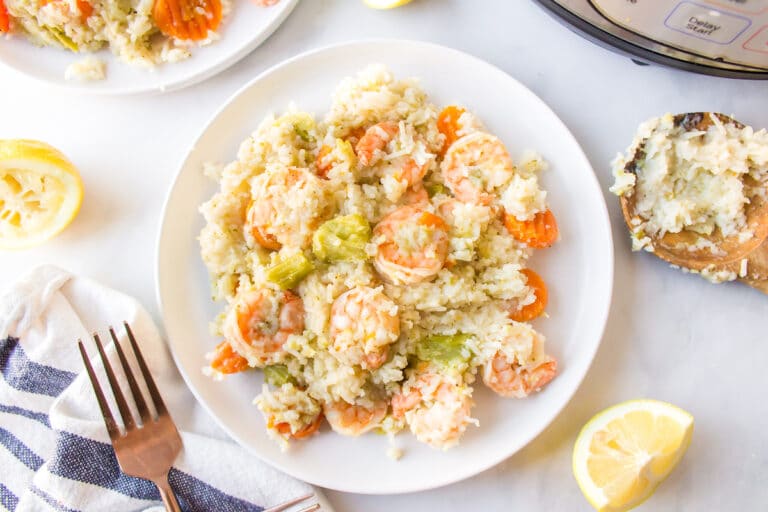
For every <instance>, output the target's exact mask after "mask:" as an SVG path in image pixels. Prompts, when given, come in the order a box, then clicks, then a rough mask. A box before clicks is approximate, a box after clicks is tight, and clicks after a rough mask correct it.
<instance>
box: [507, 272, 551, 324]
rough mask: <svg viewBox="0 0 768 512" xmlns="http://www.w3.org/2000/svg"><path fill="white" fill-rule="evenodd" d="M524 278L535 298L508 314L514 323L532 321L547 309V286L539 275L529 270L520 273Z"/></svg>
mask: <svg viewBox="0 0 768 512" xmlns="http://www.w3.org/2000/svg"><path fill="white" fill-rule="evenodd" d="M520 272H521V273H522V274H523V275H525V277H526V284H527V285H528V286H529V287H531V288H533V295H534V296H535V297H536V300H534V301H533V302H532V303H530V304H527V305H525V306H523V307H522V308H519V309H515V310H514V311H511V312H510V313H509V316H510V318H512V320H514V321H515V322H527V321H529V320H533V319H534V318H536V317H537V316H539V315H541V314H542V313H543V312H544V308H546V307H547V285H546V284H544V280H543V279H542V278H541V276H540V275H539V274H537V273H536V272H534V271H533V270H531V269H529V268H524V269H523V270H521V271H520Z"/></svg>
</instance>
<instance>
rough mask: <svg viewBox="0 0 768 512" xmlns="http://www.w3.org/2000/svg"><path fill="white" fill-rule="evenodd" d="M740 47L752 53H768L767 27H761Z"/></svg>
mask: <svg viewBox="0 0 768 512" xmlns="http://www.w3.org/2000/svg"><path fill="white" fill-rule="evenodd" d="M741 46H742V48H744V49H745V50H749V51H752V52H761V53H768V25H764V26H763V27H761V28H760V30H758V31H757V32H755V33H754V34H752V37H750V38H749V39H747V40H746V41H745V42H744V44H743V45H741Z"/></svg>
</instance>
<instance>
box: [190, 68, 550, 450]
mask: <svg viewBox="0 0 768 512" xmlns="http://www.w3.org/2000/svg"><path fill="white" fill-rule="evenodd" d="M544 167H545V162H544V161H543V159H542V158H541V157H539V156H537V155H536V154H534V153H532V152H528V153H522V154H521V155H520V157H519V159H518V158H517V157H516V159H515V161H513V159H512V157H511V156H510V153H509V152H508V150H507V148H506V147H505V145H504V143H503V142H502V141H501V140H500V139H499V138H497V137H496V136H494V135H493V134H492V133H490V132H489V131H488V130H486V129H485V128H484V126H483V124H482V122H481V120H480V119H478V118H477V117H476V116H475V115H473V113H472V112H470V111H469V110H467V109H465V108H462V107H459V106H456V105H450V106H447V107H445V108H443V109H439V108H437V107H436V106H435V105H433V104H431V103H430V102H429V100H428V98H427V95H426V93H425V92H424V90H422V88H421V86H420V84H419V83H418V81H416V80H414V79H405V80H398V79H395V78H394V77H393V75H392V74H391V73H390V72H389V71H388V70H387V69H386V68H384V67H382V66H370V67H368V68H366V69H364V70H362V71H361V72H360V73H359V74H357V76H355V77H353V78H346V79H344V80H343V81H342V82H341V83H340V84H339V86H338V88H337V90H336V91H335V93H334V96H333V100H332V104H331V107H330V110H329V111H328V112H327V113H326V114H325V116H324V117H323V118H322V119H316V118H315V117H314V116H313V115H311V114H309V113H306V112H302V111H299V110H296V109H294V108H291V109H289V111H288V112H287V113H284V114H283V115H280V116H279V117H275V116H268V117H267V118H266V119H264V120H263V121H262V122H261V124H260V125H259V126H258V128H257V130H256V131H255V132H254V133H253V134H252V135H251V136H250V137H249V138H248V139H246V140H245V141H244V142H243V143H242V145H241V146H240V149H239V152H238V155H237V159H236V160H235V161H233V162H231V163H229V164H228V165H226V166H217V165H213V164H210V165H207V166H206V172H207V173H209V174H211V175H212V176H213V177H215V178H216V180H217V181H218V184H219V190H218V192H217V193H216V194H215V195H214V196H213V197H212V198H211V199H210V200H209V201H207V202H206V203H204V204H203V205H202V206H201V212H202V214H203V216H204V217H205V220H206V226H205V227H204V228H203V230H202V232H201V234H200V238H199V240H200V245H201V251H202V258H203V260H204V262H205V264H206V266H207V268H208V270H209V273H210V276H211V281H212V295H213V299H214V300H216V301H222V302H223V303H224V308H223V311H222V312H221V314H220V315H219V316H218V317H217V318H216V320H215V322H213V324H212V325H213V329H214V331H215V335H216V336H218V337H220V338H223V341H221V342H220V343H219V344H218V345H217V346H216V347H215V349H213V350H212V352H211V353H210V354H208V363H207V366H206V372H207V373H208V374H210V375H211V376H212V377H215V378H223V377H225V376H226V375H227V374H232V373H235V372H241V371H252V370H253V369H260V370H261V371H263V376H264V384H263V387H262V390H261V393H260V394H259V395H258V396H257V397H256V398H255V404H256V406H257V407H258V408H259V410H260V411H261V412H262V413H263V416H264V419H265V424H266V428H267V430H268V432H269V434H270V436H272V437H273V438H274V439H276V440H277V441H278V442H280V443H281V444H282V445H283V446H284V447H285V446H287V445H288V442H289V441H290V440H296V439H304V438H309V437H310V436H312V435H313V434H314V433H315V432H317V431H318V429H319V428H320V426H321V424H322V423H323V419H324V420H325V422H327V423H328V425H330V428H331V429H332V430H333V431H335V432H337V433H339V434H343V435H347V436H359V435H361V434H364V433H366V432H370V431H375V432H379V433H385V434H388V435H394V434H396V433H398V432H400V431H402V430H406V429H407V430H410V432H411V433H412V434H413V435H414V436H415V437H416V438H417V439H418V440H419V441H421V442H424V443H427V444H428V445H430V446H432V447H436V448H441V449H445V448H449V447H451V446H453V445H455V444H457V443H458V441H459V439H460V438H461V436H462V434H464V432H465V431H466V430H467V429H468V428H470V426H472V425H477V423H478V422H477V421H476V419H474V418H473V414H472V407H473V400H472V393H473V385H475V383H476V382H477V381H482V383H483V384H484V385H485V386H487V387H489V388H490V389H491V390H493V391H494V392H496V393H497V394H499V395H501V396H503V397H510V398H524V397H526V396H528V395H530V394H532V393H534V392H536V391H539V390H540V389H542V388H543V387H544V386H545V385H546V384H547V383H549V382H550V381H551V380H552V379H553V378H554V377H555V375H556V373H557V361H556V359H555V358H554V357H552V356H551V355H550V354H549V353H548V352H547V350H546V349H545V344H544V336H543V335H542V334H541V333H539V332H537V331H536V330H534V328H533V327H532V326H531V325H530V324H529V323H528V321H530V320H532V319H533V318H535V317H537V316H539V315H541V314H543V312H544V309H545V306H546V301H547V288H546V286H545V284H544V281H543V279H542V278H541V277H540V276H539V275H538V274H537V273H535V272H534V271H533V270H531V269H529V268H526V262H527V260H528V258H529V257H530V256H531V254H532V252H533V251H534V250H537V249H544V248H547V247H549V246H550V245H552V244H553V243H554V242H555V241H556V240H557V238H558V229H557V225H556V221H555V218H554V215H553V214H552V212H551V211H550V210H549V209H548V207H547V194H546V192H545V191H544V190H542V189H541V188H540V186H539V182H538V174H539V172H540V171H541V170H542V169H543V168H544ZM225 384H226V381H225V382H224V383H223V384H222V385H225Z"/></svg>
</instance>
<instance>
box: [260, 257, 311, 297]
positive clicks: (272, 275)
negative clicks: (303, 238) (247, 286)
mask: <svg viewBox="0 0 768 512" xmlns="http://www.w3.org/2000/svg"><path fill="white" fill-rule="evenodd" d="M312 270H314V266H313V265H312V262H311V261H309V258H307V257H306V256H304V254H303V253H300V252H299V253H296V254H292V255H291V256H288V257H286V258H281V259H279V260H278V261H277V263H275V264H273V265H272V266H271V267H269V268H268V269H267V279H269V280H270V281H271V282H273V283H275V284H276V285H278V286H279V287H280V288H282V289H283V290H288V289H291V288H294V287H295V286H296V285H298V284H299V283H300V282H301V280H302V279H304V278H305V277H307V274H309V273H310V272H312Z"/></svg>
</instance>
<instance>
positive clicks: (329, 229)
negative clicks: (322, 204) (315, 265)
mask: <svg viewBox="0 0 768 512" xmlns="http://www.w3.org/2000/svg"><path fill="white" fill-rule="evenodd" d="M370 239H371V226H370V225H369V224H368V221H367V220H365V218H364V217H363V216H362V215H358V214H352V215H343V216H340V217H335V218H333V219H331V220H329V221H328V222H325V223H324V224H323V225H322V226H320V227H319V228H318V230H317V231H315V234H314V236H313V237H312V252H313V253H314V254H315V256H317V257H318V258H319V259H321V260H326V261H352V260H364V259H366V257H367V254H366V253H365V246H366V244H367V243H368V241H369V240H370Z"/></svg>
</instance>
